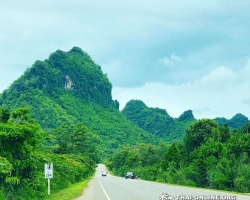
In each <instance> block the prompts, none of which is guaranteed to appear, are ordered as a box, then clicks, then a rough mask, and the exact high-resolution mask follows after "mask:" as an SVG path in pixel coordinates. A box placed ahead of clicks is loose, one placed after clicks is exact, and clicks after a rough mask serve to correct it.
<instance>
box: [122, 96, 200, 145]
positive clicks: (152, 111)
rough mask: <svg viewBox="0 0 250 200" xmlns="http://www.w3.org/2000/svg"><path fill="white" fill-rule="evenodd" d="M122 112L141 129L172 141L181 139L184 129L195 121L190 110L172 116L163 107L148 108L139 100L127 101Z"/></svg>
mask: <svg viewBox="0 0 250 200" xmlns="http://www.w3.org/2000/svg"><path fill="white" fill-rule="evenodd" d="M122 113H123V114H124V115H125V116H126V117H127V118H128V119H129V120H131V121H132V122H133V123H135V124H136V125H137V126H139V127H140V128H142V129H143V130H145V131H147V132H149V133H152V134H153V135H156V136H157V137H160V138H164V139H165V141H168V142H172V141H174V140H178V139H182V137H183V135H184V134H185V129H186V128H187V126H189V125H190V124H191V123H192V122H194V121H195V118H194V116H193V113H192V111H191V110H188V111H185V112H184V113H183V114H182V115H181V116H180V117H179V118H172V117H171V116H170V115H169V114H168V113H167V112H166V110H164V109H160V108H149V107H147V106H146V105H145V103H143V102H142V101H140V100H131V101H129V102H128V103H127V104H126V106H125V107H124V109H123V110H122Z"/></svg>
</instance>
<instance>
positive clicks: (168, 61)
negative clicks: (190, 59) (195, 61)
mask: <svg viewBox="0 0 250 200" xmlns="http://www.w3.org/2000/svg"><path fill="white" fill-rule="evenodd" d="M181 61H182V58H181V57H180V56H177V55H175V54H172V55H171V56H169V57H167V56H166V57H164V58H161V59H159V60H158V64H163V65H164V66H166V67H173V66H174V65H175V64H176V63H177V62H181Z"/></svg>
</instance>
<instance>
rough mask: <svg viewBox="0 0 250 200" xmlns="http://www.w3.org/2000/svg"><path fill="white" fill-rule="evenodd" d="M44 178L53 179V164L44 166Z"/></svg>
mask: <svg viewBox="0 0 250 200" xmlns="http://www.w3.org/2000/svg"><path fill="white" fill-rule="evenodd" d="M44 176H45V178H53V163H48V164H45V165H44Z"/></svg>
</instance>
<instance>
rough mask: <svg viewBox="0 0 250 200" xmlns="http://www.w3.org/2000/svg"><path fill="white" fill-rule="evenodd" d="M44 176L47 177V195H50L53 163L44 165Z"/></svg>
mask: <svg viewBox="0 0 250 200" xmlns="http://www.w3.org/2000/svg"><path fill="white" fill-rule="evenodd" d="M44 176H45V178H47V179H48V195H50V179H51V178H53V163H48V164H45V165H44Z"/></svg>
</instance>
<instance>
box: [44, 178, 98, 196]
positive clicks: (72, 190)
mask: <svg viewBox="0 0 250 200" xmlns="http://www.w3.org/2000/svg"><path fill="white" fill-rule="evenodd" d="M92 178H93V176H91V177H90V178H88V179H86V180H84V181H82V182H79V183H76V184H74V185H72V186H70V187H69V188H66V189H64V190H61V191H60V192H57V193H55V194H52V195H50V196H48V197H47V198H45V200H59V199H60V200H73V199H75V198H76V197H78V196H80V195H81V194H82V192H83V189H84V188H85V187H86V186H87V184H88V182H89V181H90V180H91V179H92Z"/></svg>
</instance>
